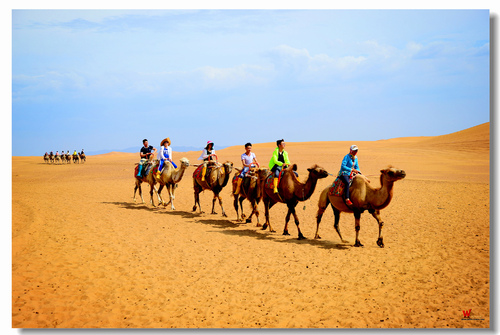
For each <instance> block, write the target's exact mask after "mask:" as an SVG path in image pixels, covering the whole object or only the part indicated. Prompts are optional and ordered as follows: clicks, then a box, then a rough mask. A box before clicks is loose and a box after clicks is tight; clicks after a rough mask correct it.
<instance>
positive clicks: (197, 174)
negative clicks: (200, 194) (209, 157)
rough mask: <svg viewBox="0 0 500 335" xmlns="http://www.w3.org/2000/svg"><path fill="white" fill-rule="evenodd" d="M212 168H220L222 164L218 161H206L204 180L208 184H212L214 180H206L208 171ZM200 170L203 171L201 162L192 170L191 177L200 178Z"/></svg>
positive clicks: (208, 174)
mask: <svg viewBox="0 0 500 335" xmlns="http://www.w3.org/2000/svg"><path fill="white" fill-rule="evenodd" d="M213 169H222V165H220V164H219V163H216V162H208V164H207V171H206V172H205V181H206V182H207V183H209V184H211V183H212V184H213V183H214V182H215V180H212V181H209V180H208V179H209V178H208V177H209V176H210V173H211V172H212V170H213ZM202 171H203V164H201V165H200V166H198V167H197V168H196V170H194V172H193V178H194V179H198V180H201V174H202Z"/></svg>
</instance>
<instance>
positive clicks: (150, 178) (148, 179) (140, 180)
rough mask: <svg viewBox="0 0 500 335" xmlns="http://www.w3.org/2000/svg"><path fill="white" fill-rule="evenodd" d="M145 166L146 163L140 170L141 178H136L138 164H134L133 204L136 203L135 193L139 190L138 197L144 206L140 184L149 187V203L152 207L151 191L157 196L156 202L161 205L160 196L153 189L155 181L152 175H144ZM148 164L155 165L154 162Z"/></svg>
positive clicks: (153, 204)
mask: <svg viewBox="0 0 500 335" xmlns="http://www.w3.org/2000/svg"><path fill="white" fill-rule="evenodd" d="M146 164H148V163H144V169H143V170H142V176H141V177H138V176H137V172H138V165H139V164H138V163H136V167H135V169H134V179H135V188H134V202H135V201H136V199H135V192H136V191H137V189H139V195H140V196H141V200H142V203H143V204H144V203H145V202H144V198H143V197H142V188H141V184H142V183H148V184H149V186H150V190H149V194H150V196H151V200H150V203H151V205H152V206H153V207H155V203H154V201H153V190H154V191H155V192H156V195H157V196H158V202H159V203H161V198H160V196H159V195H158V190H157V189H156V187H155V184H156V180H155V178H154V177H153V173H152V172H150V173H148V174H147V175H146V176H145V173H146ZM149 164H155V162H151V163H149ZM153 167H154V165H153V166H152V167H151V169H150V171H152V170H153Z"/></svg>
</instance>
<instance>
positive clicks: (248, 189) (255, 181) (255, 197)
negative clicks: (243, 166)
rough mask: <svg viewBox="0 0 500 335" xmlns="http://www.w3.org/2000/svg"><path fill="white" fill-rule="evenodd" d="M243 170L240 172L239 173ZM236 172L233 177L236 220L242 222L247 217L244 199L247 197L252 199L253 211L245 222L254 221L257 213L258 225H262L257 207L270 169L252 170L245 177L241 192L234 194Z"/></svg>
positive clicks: (249, 199)
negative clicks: (239, 210) (239, 209)
mask: <svg viewBox="0 0 500 335" xmlns="http://www.w3.org/2000/svg"><path fill="white" fill-rule="evenodd" d="M239 173H241V172H238V174H239ZM238 174H236V175H235V176H234V178H233V196H234V209H235V210H236V221H238V222H242V221H243V219H244V218H245V214H243V200H245V199H247V200H248V201H250V204H251V206H252V213H251V214H250V216H249V217H248V219H246V221H245V223H250V222H252V216H253V215H254V214H255V216H256V217H257V227H260V226H261V225H260V222H259V210H258V209H257V205H258V204H259V202H260V201H261V200H262V195H263V192H262V189H263V187H264V182H265V181H266V178H267V176H268V175H269V169H265V168H261V169H255V170H250V171H249V172H248V173H247V175H246V176H245V177H244V179H243V182H242V183H241V187H240V192H239V193H238V194H234V192H235V191H236V178H237V177H238ZM238 201H239V203H240V207H241V218H240V215H239V213H238Z"/></svg>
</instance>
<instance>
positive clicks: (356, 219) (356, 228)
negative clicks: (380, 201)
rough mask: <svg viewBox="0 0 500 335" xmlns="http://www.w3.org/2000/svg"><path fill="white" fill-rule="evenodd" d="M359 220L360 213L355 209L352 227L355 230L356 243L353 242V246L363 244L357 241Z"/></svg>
mask: <svg viewBox="0 0 500 335" xmlns="http://www.w3.org/2000/svg"><path fill="white" fill-rule="evenodd" d="M360 221H361V213H360V212H359V211H356V210H355V211H354V229H355V230H356V243H355V244H354V246H355V247H362V246H363V245H362V244H361V242H360V241H359V230H360V229H361V227H360Z"/></svg>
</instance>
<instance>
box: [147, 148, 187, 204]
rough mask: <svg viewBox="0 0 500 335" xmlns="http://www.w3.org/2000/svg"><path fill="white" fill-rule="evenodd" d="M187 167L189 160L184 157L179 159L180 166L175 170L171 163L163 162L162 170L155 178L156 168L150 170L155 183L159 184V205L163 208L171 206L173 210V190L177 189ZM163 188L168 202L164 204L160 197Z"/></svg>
mask: <svg viewBox="0 0 500 335" xmlns="http://www.w3.org/2000/svg"><path fill="white" fill-rule="evenodd" d="M188 167H189V160H188V159H187V158H185V157H183V158H181V165H180V166H179V167H178V168H177V169H175V168H174V166H173V165H172V163H170V162H169V161H166V162H165V165H164V167H163V170H162V171H161V172H160V176H159V177H157V174H156V172H157V171H158V166H156V168H154V169H153V170H152V172H151V173H152V174H153V175H154V176H155V179H156V182H157V183H158V184H160V187H159V188H158V196H159V197H160V199H161V203H162V204H163V206H165V207H167V206H168V204H171V209H172V210H175V207H174V199H175V189H176V188H177V184H178V183H179V182H180V181H181V179H182V176H183V175H184V172H185V171H186V169H187V168H188ZM163 187H165V188H166V189H167V191H168V195H169V201H168V202H167V203H165V201H164V200H163V198H162V197H161V191H162V189H163Z"/></svg>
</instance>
